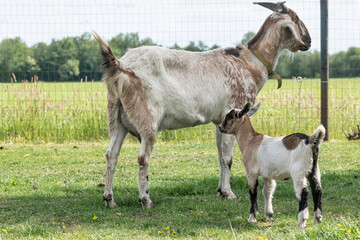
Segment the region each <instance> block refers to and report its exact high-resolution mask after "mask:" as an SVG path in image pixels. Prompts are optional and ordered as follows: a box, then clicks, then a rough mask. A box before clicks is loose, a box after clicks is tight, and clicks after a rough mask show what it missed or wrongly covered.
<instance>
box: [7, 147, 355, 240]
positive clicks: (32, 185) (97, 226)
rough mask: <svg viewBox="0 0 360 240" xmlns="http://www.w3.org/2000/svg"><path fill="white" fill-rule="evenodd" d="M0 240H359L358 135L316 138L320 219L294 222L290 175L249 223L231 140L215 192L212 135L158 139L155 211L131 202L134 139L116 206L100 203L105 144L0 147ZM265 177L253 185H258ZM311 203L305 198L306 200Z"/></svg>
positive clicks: (120, 174) (123, 159)
mask: <svg viewBox="0 0 360 240" xmlns="http://www.w3.org/2000/svg"><path fill="white" fill-rule="evenodd" d="M0 146H1V147H0V169H1V170H0V216H1V217H0V229H1V231H0V238H1V239H3V240H4V239H158V238H161V239H171V238H179V239H185V238H186V239H189V238H190V239H209V238H210V239H266V238H268V239H359V238H360V208H359V206H360V162H359V159H360V148H359V142H355V141H353V142H348V141H336V142H334V141H333V142H326V143H323V145H322V148H321V150H320V155H319V159H320V169H321V174H322V185H323V211H324V212H323V223H321V224H317V225H314V224H313V223H312V211H311V216H310V219H309V221H308V226H307V228H306V229H303V230H302V229H298V228H297V227H296V224H297V210H298V203H297V201H296V198H295V194H294V191H293V186H292V181H291V180H289V181H282V182H278V186H277V190H276V192H275V195H274V200H273V204H274V212H275V214H274V221H273V222H269V223H268V222H264V221H263V217H262V215H263V203H264V201H263V197H262V194H261V193H260V194H259V197H258V200H259V216H258V218H257V220H258V222H257V223H256V224H249V223H247V218H248V212H249V207H250V201H249V196H248V189H247V182H246V177H245V173H244V168H243V166H242V163H241V162H240V158H241V155H240V153H239V150H238V149H237V147H236V148H235V152H234V163H233V167H232V177H231V183H232V189H233V191H234V193H236V194H237V195H238V196H239V198H238V199H237V200H227V199H223V198H220V197H217V195H216V188H217V183H218V174H219V167H218V163H217V150H216V147H215V143H214V142H207V143H198V144H197V143H195V142H187V143H182V144H175V143H166V142H165V143H164V142H163V143H158V144H157V145H156V147H155V149H154V152H153V155H152V159H151V165H150V171H149V177H150V194H151V196H152V200H153V202H154V203H155V204H156V207H155V208H154V209H151V210H148V209H143V208H142V207H141V205H140V204H139V203H138V202H137V198H138V190H137V169H138V165H137V162H136V159H137V153H138V150H139V146H138V144H134V143H132V142H131V141H127V142H126V143H125V145H124V147H123V150H122V152H121V155H120V160H119V163H118V167H117V170H116V174H115V180H114V196H115V200H116V202H117V204H118V206H119V207H118V208H117V209H106V208H105V207H104V203H103V201H102V194H103V191H104V189H103V187H98V185H99V184H100V183H104V176H103V175H104V173H105V166H106V161H105V158H104V156H103V155H104V152H105V151H106V148H107V143H105V142H102V143H77V144H75V143H71V144H37V145H27V144H3V145H0ZM262 185H263V183H262V179H261V180H260V188H262ZM309 207H310V209H312V207H313V204H312V197H311V196H310V197H309Z"/></svg>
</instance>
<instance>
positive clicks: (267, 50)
mask: <svg viewBox="0 0 360 240" xmlns="http://www.w3.org/2000/svg"><path fill="white" fill-rule="evenodd" d="M263 35H264V36H261V37H260V38H259V39H258V41H256V43H255V44H253V45H252V46H251V47H249V49H250V50H255V49H256V50H257V51H258V52H259V53H260V54H261V55H262V56H263V57H264V58H265V59H266V61H267V62H268V63H269V64H270V66H271V67H272V70H273V71H274V70H275V68H276V65H277V63H278V59H279V56H280V54H281V52H282V50H283V49H284V47H283V43H282V39H281V34H280V32H279V30H276V29H274V30H273V29H268V30H267V32H266V33H263Z"/></svg>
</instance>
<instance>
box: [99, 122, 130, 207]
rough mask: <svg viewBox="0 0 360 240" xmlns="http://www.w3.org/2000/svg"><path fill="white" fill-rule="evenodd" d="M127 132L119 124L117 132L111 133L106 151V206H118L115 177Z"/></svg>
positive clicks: (104, 196)
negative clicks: (114, 183)
mask: <svg viewBox="0 0 360 240" xmlns="http://www.w3.org/2000/svg"><path fill="white" fill-rule="evenodd" d="M126 134H127V130H126V129H125V128H124V127H123V126H122V125H121V124H119V125H118V126H117V129H116V130H115V132H114V133H113V134H112V135H111V140H110V144H109V147H108V149H107V151H106V174H105V192H104V195H103V199H104V201H105V206H107V207H111V208H115V207H116V203H115V201H114V195H113V179H114V173H115V168H116V165H117V162H118V158H119V153H120V150H121V146H122V143H123V142H124V138H125V137H126Z"/></svg>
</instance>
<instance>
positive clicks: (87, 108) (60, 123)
mask: <svg viewBox="0 0 360 240" xmlns="http://www.w3.org/2000/svg"><path fill="white" fill-rule="evenodd" d="M276 87H277V82H276V81H274V80H270V81H268V82H267V84H266V85H265V87H264V89H263V90H262V91H261V92H260V94H259V95H258V101H260V102H261V103H262V106H261V108H260V110H259V112H258V113H257V114H256V115H255V116H254V117H252V121H253V124H254V126H255V129H256V130H258V131H259V132H262V133H265V134H268V135H286V134H289V133H292V132H304V133H307V134H310V133H311V132H312V131H313V130H314V129H315V128H316V127H317V126H318V125H319V124H320V80H319V79H307V80H305V81H303V82H302V83H299V82H296V81H292V80H284V81H283V87H282V88H281V89H279V90H277V89H276ZM0 115H1V118H0V124H1V127H0V141H2V142H18V143H23V142H29V141H31V142H34V143H45V142H57V143H62V142H72V141H94V140H103V139H108V133H107V117H106V89H105V86H104V85H103V83H101V82H91V81H87V82H85V81H82V82H68V83H43V82H37V83H2V84H0ZM329 116H330V119H329V124H330V137H331V138H332V139H345V136H344V134H343V128H344V129H345V130H347V131H349V130H350V129H352V128H354V127H355V126H356V125H357V124H360V79H358V78H357V79H356V78H353V79H331V80H330V84H329ZM213 138H214V127H213V126H212V124H209V125H205V126H199V127H195V128H191V129H183V130H177V131H165V132H162V133H160V134H159V136H158V141H172V142H174V141H175V142H178V143H180V142H184V141H193V140H196V141H197V142H199V143H200V142H204V141H211V140H212V139H213Z"/></svg>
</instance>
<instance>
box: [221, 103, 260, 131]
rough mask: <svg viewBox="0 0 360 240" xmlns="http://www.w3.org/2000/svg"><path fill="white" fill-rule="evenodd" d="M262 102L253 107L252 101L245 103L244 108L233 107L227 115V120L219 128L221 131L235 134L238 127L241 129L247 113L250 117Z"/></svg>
mask: <svg viewBox="0 0 360 240" xmlns="http://www.w3.org/2000/svg"><path fill="white" fill-rule="evenodd" d="M259 107H260V103H258V104H257V105H256V106H255V107H252V108H251V103H247V104H245V106H244V108H243V109H237V108H233V109H231V110H230V111H229V112H228V113H227V114H226V117H225V120H224V121H223V122H222V123H221V124H220V125H219V130H220V132H221V133H228V134H235V132H236V131H237V129H239V128H240V127H241V125H242V123H243V122H244V116H245V115H247V116H248V117H250V116H251V115H253V114H254V113H256V111H257V110H258V109H259Z"/></svg>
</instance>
